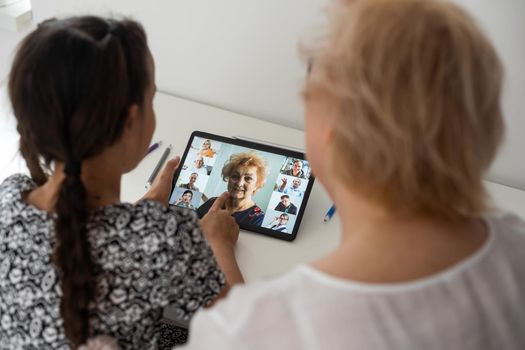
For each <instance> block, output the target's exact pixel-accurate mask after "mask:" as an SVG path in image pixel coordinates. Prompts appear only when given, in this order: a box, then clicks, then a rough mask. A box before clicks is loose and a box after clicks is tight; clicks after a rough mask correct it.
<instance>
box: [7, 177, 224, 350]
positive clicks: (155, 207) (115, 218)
mask: <svg viewBox="0 0 525 350" xmlns="http://www.w3.org/2000/svg"><path fill="white" fill-rule="evenodd" d="M33 188H35V184H34V183H33V182H32V181H31V179H30V178H29V177H27V176H25V175H13V176H11V177H9V178H8V179H6V180H5V181H4V182H3V183H2V184H1V185H0V349H39V350H43V349H69V343H68V341H67V340H66V338H65V335H64V330H63V324H62V323H63V322H62V319H61V317H60V312H59V305H60V297H61V290H60V285H59V283H58V280H57V272H56V269H55V267H54V265H53V264H52V261H51V256H52V252H53V246H54V243H55V239H54V222H53V219H54V214H49V213H47V212H45V211H42V210H39V209H37V208H35V207H34V206H31V205H29V204H27V203H25V202H24V201H23V199H22V194H23V193H24V192H27V191H29V190H31V189H33ZM197 220H198V219H197V215H196V214H195V212H194V211H192V210H189V209H182V208H168V207H165V206H163V205H162V204H160V203H157V202H154V201H149V200H145V201H142V202H140V203H139V204H137V205H132V204H115V205H109V206H106V207H103V208H100V209H97V210H95V211H93V212H92V214H91V217H90V220H89V223H88V232H89V240H90V242H91V246H92V253H93V258H94V260H95V262H96V263H97V264H98V265H99V266H100V267H101V270H102V272H101V274H100V275H99V276H98V279H97V281H98V290H97V298H96V303H93V304H92V306H91V308H92V310H91V311H92V316H91V319H90V324H91V329H92V330H93V334H107V335H111V336H113V337H115V338H117V339H118V341H119V345H120V346H121V347H122V348H123V349H154V348H156V347H157V336H156V334H155V332H154V329H155V326H156V323H157V322H158V321H159V320H160V318H161V316H162V309H163V307H165V306H166V305H168V304H170V305H172V306H173V307H174V309H175V310H176V313H177V316H178V317H179V318H182V319H188V318H189V317H190V316H191V315H192V314H193V313H194V312H195V311H196V310H197V309H198V308H199V307H201V306H203V305H205V304H206V303H208V302H209V301H210V300H211V299H212V298H213V297H215V296H216V295H217V294H218V293H219V292H220V290H221V289H222V287H223V286H224V284H225V278H224V275H223V273H222V272H221V271H220V269H219V267H218V265H217V263H216V261H215V258H214V257H213V253H212V251H211V249H210V247H209V245H208V243H207V242H206V240H205V239H204V237H203V235H202V232H201V231H200V229H199V228H198V225H197Z"/></svg>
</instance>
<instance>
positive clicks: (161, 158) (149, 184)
mask: <svg viewBox="0 0 525 350" xmlns="http://www.w3.org/2000/svg"><path fill="white" fill-rule="evenodd" d="M170 152H171V145H169V146H168V147H167V148H166V150H165V151H164V153H162V156H161V157H160V159H159V162H158V163H157V165H156V166H155V169H153V172H152V173H151V175H150V177H149V179H148V182H146V188H150V187H151V184H152V183H153V181H154V180H155V178H156V177H157V174H158V173H159V171H160V168H162V166H163V165H164V162H165V161H166V159H167V158H168V156H169V154H170Z"/></svg>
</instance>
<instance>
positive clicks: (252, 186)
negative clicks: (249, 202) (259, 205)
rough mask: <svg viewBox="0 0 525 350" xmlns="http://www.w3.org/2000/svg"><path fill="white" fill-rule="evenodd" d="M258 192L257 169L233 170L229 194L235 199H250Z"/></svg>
mask: <svg viewBox="0 0 525 350" xmlns="http://www.w3.org/2000/svg"><path fill="white" fill-rule="evenodd" d="M256 190H257V167H254V166H250V167H243V168H237V169H235V170H233V172H232V173H231V175H230V176H229V177H228V192H230V196H231V197H232V198H233V199H250V198H251V197H252V196H253V194H254V193H255V191H256Z"/></svg>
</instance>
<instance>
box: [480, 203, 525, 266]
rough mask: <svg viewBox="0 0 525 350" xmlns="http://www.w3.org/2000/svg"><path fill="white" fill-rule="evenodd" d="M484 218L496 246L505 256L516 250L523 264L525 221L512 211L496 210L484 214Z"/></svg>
mask: <svg viewBox="0 0 525 350" xmlns="http://www.w3.org/2000/svg"><path fill="white" fill-rule="evenodd" d="M484 219H485V222H486V223H487V225H488V229H489V230H490V231H491V232H492V234H493V236H494V240H495V241H496V244H495V246H496V248H497V249H498V250H501V251H502V252H503V253H504V254H505V255H507V256H509V254H511V252H516V256H517V257H519V258H520V259H522V260H523V262H524V264H525V254H523V251H525V221H524V220H523V219H522V218H521V217H519V216H518V215H516V214H514V213H512V212H506V211H498V210H496V211H493V212H491V213H489V214H487V215H485V217H484ZM524 266H525V265H524Z"/></svg>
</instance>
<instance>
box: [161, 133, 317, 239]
mask: <svg viewBox="0 0 525 350" xmlns="http://www.w3.org/2000/svg"><path fill="white" fill-rule="evenodd" d="M310 175H311V169H310V166H309V164H308V162H307V161H305V160H304V159H298V158H292V157H287V156H283V155H279V154H275V153H269V152H264V151H259V150H253V149H250V148H246V147H242V146H237V145H232V144H229V143H224V142H220V141H215V140H210V139H205V138H202V137H194V138H193V141H192V144H191V149H190V150H189V152H188V155H187V156H186V159H185V161H184V164H183V165H182V169H181V172H180V175H179V177H178V178H177V180H176V182H175V188H174V190H173V192H172V194H171V196H170V200H169V203H170V204H171V205H176V206H179V207H183V208H189V209H194V210H196V211H197V214H198V215H199V217H202V216H204V214H206V213H207V212H208V210H209V209H210V208H211V207H212V205H213V203H214V202H215V200H216V198H217V197H218V196H219V195H221V194H222V193H223V192H225V191H228V192H229V194H230V197H229V201H230V202H228V205H229V206H230V208H231V210H232V216H233V217H234V218H235V220H236V221H237V223H239V224H248V225H252V226H261V227H264V228H268V229H271V230H274V231H278V232H281V233H292V232H293V228H294V225H295V222H296V219H297V215H298V214H299V208H301V204H302V202H303V198H304V195H305V191H306V188H307V186H308V182H309V179H310Z"/></svg>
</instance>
